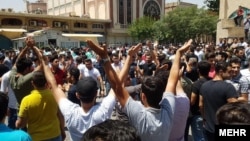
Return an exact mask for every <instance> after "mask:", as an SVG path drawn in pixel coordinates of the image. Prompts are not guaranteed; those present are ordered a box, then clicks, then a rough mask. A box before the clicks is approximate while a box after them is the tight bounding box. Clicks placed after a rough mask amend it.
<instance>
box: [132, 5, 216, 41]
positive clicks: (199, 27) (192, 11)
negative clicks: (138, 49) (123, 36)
mask: <svg viewBox="0 0 250 141" xmlns="http://www.w3.org/2000/svg"><path fill="white" fill-rule="evenodd" d="M217 19H218V16H217V15H215V14H211V12H210V11H208V10H205V9H203V8H201V9H197V8H196V7H189V8H187V7H186V8H177V9H175V10H173V11H171V12H169V13H168V14H167V15H165V17H163V18H161V19H160V20H158V21H155V20H153V19H151V18H149V17H143V18H140V19H138V20H136V21H134V22H133V23H132V24H131V26H130V27H129V34H130V35H131V36H132V37H134V38H136V39H138V40H140V41H142V40H145V39H148V38H150V39H153V40H160V41H170V42H184V41H186V40H187V39H189V38H193V39H195V38H198V37H201V35H214V34H215V32H216V26H217Z"/></svg>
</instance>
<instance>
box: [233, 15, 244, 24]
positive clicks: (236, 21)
mask: <svg viewBox="0 0 250 141" xmlns="http://www.w3.org/2000/svg"><path fill="white" fill-rule="evenodd" d="M242 20H243V15H242V16H236V17H235V18H234V23H235V25H236V26H241V23H242Z"/></svg>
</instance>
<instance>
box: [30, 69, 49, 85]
mask: <svg viewBox="0 0 250 141" xmlns="http://www.w3.org/2000/svg"><path fill="white" fill-rule="evenodd" d="M32 81H33V84H34V85H35V86H36V87H37V88H44V87H45V86H46V83H47V81H46V78H45V75H44V72H43V71H35V72H34V73H33V77H32Z"/></svg>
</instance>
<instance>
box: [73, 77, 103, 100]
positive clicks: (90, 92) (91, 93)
mask: <svg viewBox="0 0 250 141" xmlns="http://www.w3.org/2000/svg"><path fill="white" fill-rule="evenodd" d="M97 90H98V86H97V82H96V80H95V79H94V78H92V77H91V76H87V77H84V78H83V79H81V80H79V81H78V82H77V84H76V92H77V93H78V94H79V97H80V101H82V102H83V103H90V102H92V101H93V100H94V99H95V97H96V95H97Z"/></svg>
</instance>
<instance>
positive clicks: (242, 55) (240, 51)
mask: <svg viewBox="0 0 250 141" xmlns="http://www.w3.org/2000/svg"><path fill="white" fill-rule="evenodd" d="M236 55H237V57H239V58H243V57H244V51H243V50H239V52H238V53H237V54H236Z"/></svg>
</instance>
